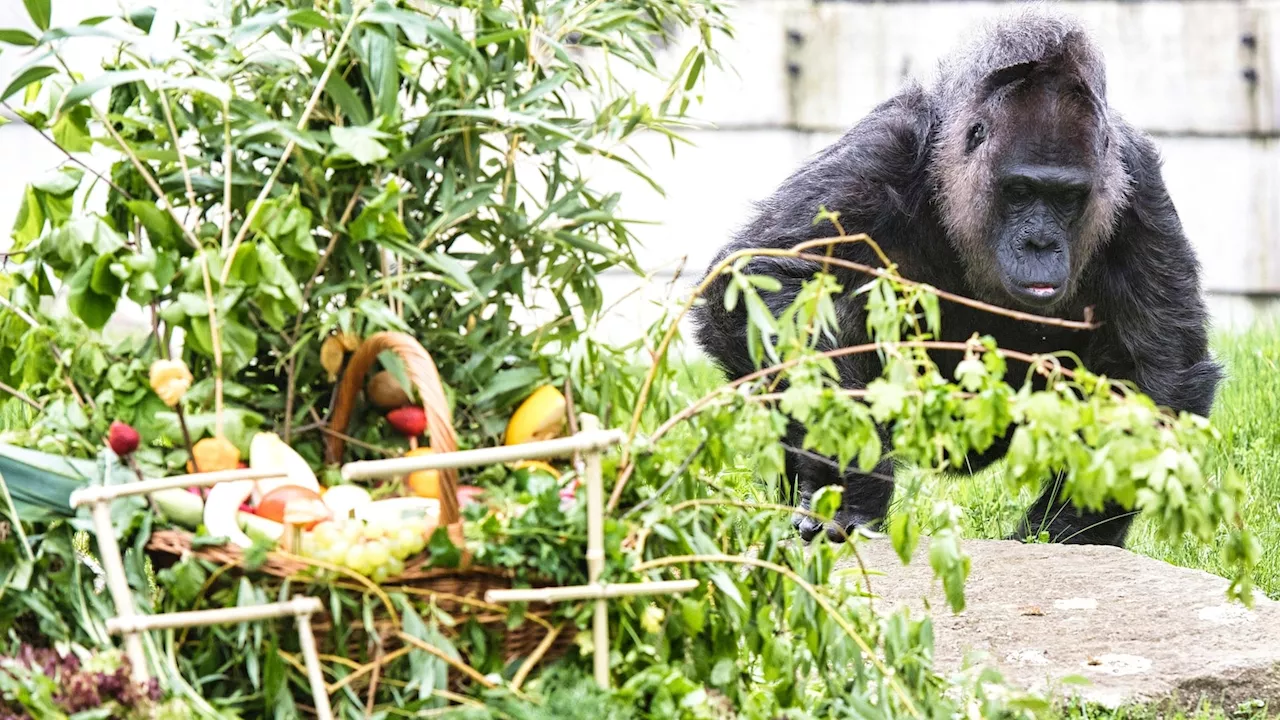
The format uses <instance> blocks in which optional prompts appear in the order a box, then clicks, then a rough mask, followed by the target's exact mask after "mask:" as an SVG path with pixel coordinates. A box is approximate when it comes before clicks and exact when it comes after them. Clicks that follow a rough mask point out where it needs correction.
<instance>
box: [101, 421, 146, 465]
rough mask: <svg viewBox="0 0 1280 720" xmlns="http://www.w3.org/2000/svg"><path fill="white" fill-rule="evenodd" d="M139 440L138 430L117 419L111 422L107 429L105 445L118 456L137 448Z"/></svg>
mask: <svg viewBox="0 0 1280 720" xmlns="http://www.w3.org/2000/svg"><path fill="white" fill-rule="evenodd" d="M140 441H141V438H140V437H139V436H138V431H137V430H134V429H133V428H132V427H129V426H128V425H125V424H124V423H122V422H120V421H119V420H116V421H114V422H112V423H111V427H110V428H109V429H108V430H107V445H108V446H109V447H110V448H111V450H112V452H114V453H115V454H116V455H119V456H120V457H126V456H128V455H131V454H133V451H134V450H137V449H138V443H139V442H140Z"/></svg>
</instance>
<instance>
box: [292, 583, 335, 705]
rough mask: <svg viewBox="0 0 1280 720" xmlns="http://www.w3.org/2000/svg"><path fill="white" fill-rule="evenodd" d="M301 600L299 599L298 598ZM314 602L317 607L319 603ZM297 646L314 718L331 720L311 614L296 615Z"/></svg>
mask: <svg viewBox="0 0 1280 720" xmlns="http://www.w3.org/2000/svg"><path fill="white" fill-rule="evenodd" d="M299 599H301V598H299ZM306 599H307V600H314V601H315V604H316V605H317V606H319V605H320V601H319V600H317V599H316V598H306ZM298 645H300V646H301V647H302V658H303V661H304V662H305V663H306V666H307V681H308V682H310V683H311V695H312V696H313V697H314V699H315V705H316V718H317V719H318V720H333V708H331V707H330V706H329V691H328V690H327V689H326V688H325V686H324V675H323V674H322V673H321V672H320V653H319V652H317V651H316V636H315V634H314V633H313V632H312V630H311V613H309V612H307V613H299V614H298Z"/></svg>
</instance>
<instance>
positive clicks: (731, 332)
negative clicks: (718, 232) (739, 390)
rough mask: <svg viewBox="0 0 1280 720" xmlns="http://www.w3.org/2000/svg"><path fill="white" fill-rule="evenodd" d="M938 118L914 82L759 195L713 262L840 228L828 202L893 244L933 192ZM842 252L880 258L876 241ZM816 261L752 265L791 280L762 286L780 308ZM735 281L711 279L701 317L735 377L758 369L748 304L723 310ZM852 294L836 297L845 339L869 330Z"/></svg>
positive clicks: (846, 224) (715, 352)
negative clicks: (930, 175)
mask: <svg viewBox="0 0 1280 720" xmlns="http://www.w3.org/2000/svg"><path fill="white" fill-rule="evenodd" d="M930 117H931V114H930V111H929V107H928V100H927V98H926V97H925V94H924V92H923V91H922V90H921V89H920V88H919V87H915V86H913V87H910V88H907V89H906V90H904V91H902V92H901V93H900V94H898V95H897V96H896V97H894V98H893V99H891V100H889V101H887V102H885V103H883V104H882V105H880V106H879V107H877V108H876V109H875V110H874V111H873V112H872V113H871V114H870V115H868V116H867V117H866V118H865V119H863V120H862V121H861V122H860V123H858V124H857V125H856V126H854V127H853V128H852V129H851V130H849V132H847V133H846V134H845V135H844V136H843V137H841V138H840V140H838V141H837V142H836V143H834V144H833V145H831V146H830V147H828V148H827V149H825V150H824V151H822V152H821V153H819V154H818V155H817V156H815V157H814V158H813V159H811V160H810V161H809V163H808V164H806V165H805V166H804V167H802V168H801V169H799V170H798V171H796V172H795V173H794V174H792V175H791V176H790V177H788V178H787V179H786V180H784V181H783V183H782V184H781V185H780V186H779V187H778V188H777V189H776V190H775V191H774V192H773V194H772V195H770V196H769V197H768V198H767V199H766V200H764V201H763V202H761V203H759V204H758V206H757V212H756V214H755V216H754V217H753V218H752V219H751V220H750V221H749V222H748V223H747V225H746V226H745V227H743V229H742V230H740V231H739V232H738V233H737V234H736V236H735V237H734V239H733V240H732V241H731V242H730V243H729V244H728V245H727V246H725V247H724V248H723V249H722V250H721V252H720V253H719V254H718V255H717V256H716V258H715V260H714V261H713V262H712V266H713V267H714V266H715V265H716V264H718V263H719V262H721V261H722V260H723V259H724V258H725V257H727V256H728V255H729V254H731V253H733V252H736V251H739V250H745V249H753V248H789V247H792V246H794V245H796V244H797V243H800V242H804V241H806V240H813V239H817V238H824V237H830V236H833V235H835V234H836V232H835V230H834V228H833V227H832V225H831V224H830V223H829V222H825V221H824V222H819V223H815V222H814V219H815V217H816V216H817V215H818V213H819V209H820V207H826V208H827V209H828V210H830V211H834V212H837V213H839V221H840V224H841V226H842V227H843V228H844V230H845V231H846V232H847V233H849V234H857V233H863V232H865V233H867V234H869V235H871V236H872V237H873V238H875V239H876V240H877V241H878V242H880V243H881V245H882V246H891V245H892V244H893V241H894V240H895V239H896V238H897V237H900V236H901V235H902V231H901V230H900V229H899V228H900V227H901V226H902V225H903V224H904V223H906V222H907V221H909V220H910V218H911V217H912V216H913V215H914V214H915V209H916V207H918V205H919V204H920V203H922V202H924V199H925V196H926V192H927V187H926V183H927V179H926V176H925V166H926V153H927V149H928V148H927V137H928V133H929V125H930ZM886 249H888V248H887V247H886ZM815 252H816V253H821V252H823V251H822V250H821V249H818V250H815ZM834 253H835V254H836V255H837V256H838V257H842V258H845V259H848V260H853V261H856V262H862V263H866V264H874V262H875V261H874V255H873V254H872V253H871V251H870V249H869V248H867V247H866V246H865V245H861V244H856V245H849V244H846V245H840V246H836V248H835V250H834ZM890 254H891V255H892V253H890ZM817 270H818V266H817V265H816V264H814V263H810V262H807V261H802V260H797V259H794V258H777V257H757V258H754V259H752V260H751V261H750V262H749V263H748V264H747V266H746V268H745V269H744V272H745V273H747V274H750V275H769V276H772V277H773V278H775V279H777V280H779V281H780V282H781V283H782V289H781V290H780V291H778V292H776V293H761V297H762V299H764V301H765V302H766V304H768V306H769V308H770V309H771V310H772V311H773V313H774V315H775V316H777V315H778V314H779V313H780V312H781V311H782V310H783V309H784V308H786V307H787V306H789V305H790V304H791V302H792V301H794V300H795V297H796V295H797V294H798V293H799V291H800V288H801V286H802V285H803V284H804V283H805V282H806V281H807V280H809V279H811V278H812V277H813V275H814V273H815V272H816V271H817ZM833 274H834V275H836V276H837V277H838V278H839V280H840V282H841V284H842V285H843V286H844V287H845V289H846V290H849V291H852V289H853V288H854V287H857V285H859V284H861V283H862V282H864V281H865V278H854V277H852V276H851V275H850V274H848V273H847V272H841V271H833ZM727 284H728V279H727V277H725V276H721V277H720V278H718V279H717V280H715V281H714V282H713V283H712V284H711V285H710V286H709V287H708V288H707V291H706V294H705V300H706V302H705V304H703V305H702V306H700V307H698V308H696V309H695V310H694V322H695V327H696V333H697V339H698V342H699V344H700V345H701V346H702V347H703V348H704V349H705V350H706V351H707V352H708V353H709V354H710V355H711V356H712V357H714V358H715V359H716V360H717V361H718V362H719V363H720V365H721V366H722V367H723V368H724V370H725V371H726V372H727V373H728V374H729V375H730V376H732V377H741V376H743V375H746V374H748V373H750V372H752V371H754V370H755V369H756V368H755V367H754V366H753V365H752V363H751V360H750V356H749V355H748V351H747V331H748V325H747V318H746V314H745V310H744V309H743V307H742V304H741V303H740V304H739V305H738V307H737V308H735V311H734V312H733V313H728V312H726V311H725V309H724V294H725V289H726V287H727ZM845 297H847V298H848V300H846V301H845V302H840V303H838V305H837V307H838V311H839V315H840V323H841V328H840V329H841V334H842V335H844V336H845V337H844V338H842V341H848V340H850V339H852V338H857V337H860V336H862V335H863V333H864V329H863V326H862V315H863V313H862V309H861V308H860V307H857V301H856V300H855V299H854V298H853V297H852V293H851V292H850V293H849V294H848V295H846V296H845ZM827 349H829V348H827ZM854 371H855V368H854V366H853V364H852V363H849V362H843V363H842V365H841V374H842V376H843V377H844V381H845V382H846V383H856V382H859V381H863V380H864V378H860V377H856V376H850V375H849V374H848V373H849V372H854Z"/></svg>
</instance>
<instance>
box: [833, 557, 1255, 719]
mask: <svg viewBox="0 0 1280 720" xmlns="http://www.w3.org/2000/svg"><path fill="white" fill-rule="evenodd" d="M859 547H860V553H861V555H862V559H863V561H864V562H865V563H866V565H867V567H868V568H871V569H874V570H877V571H880V572H883V573H884V575H878V574H877V575H872V577H871V582H870V585H871V590H872V592H873V593H874V594H875V596H876V602H877V603H881V602H885V601H887V602H888V603H890V604H891V605H893V606H895V607H900V606H903V605H906V606H909V607H911V608H912V610H913V611H919V610H921V609H923V607H924V603H923V602H922V599H926V598H927V601H928V603H929V606H930V607H931V608H932V609H933V617H934V636H935V639H936V645H937V647H936V653H935V658H936V662H937V667H938V668H939V670H941V671H944V672H946V671H950V670H955V669H958V668H959V667H960V666H961V662H962V660H963V659H964V657H965V656H966V654H968V653H971V652H973V651H979V652H983V653H985V654H986V656H987V657H986V658H985V661H986V662H989V663H991V664H994V665H996V666H998V667H999V668H1000V670H1001V671H1002V672H1003V673H1004V675H1005V677H1006V678H1007V679H1008V680H1009V681H1010V682H1012V683H1015V684H1017V685H1020V686H1022V687H1024V688H1028V689H1033V690H1036V691H1039V692H1051V693H1054V694H1055V697H1062V696H1063V695H1078V696H1081V697H1082V698H1083V699H1085V700H1087V701H1090V702H1094V703H1097V704H1099V705H1103V706H1106V707H1111V708H1114V707H1118V706H1120V705H1124V704H1128V703H1135V702H1141V703H1163V702H1172V703H1174V704H1176V705H1178V706H1181V707H1191V706H1194V705H1195V704H1196V703H1197V702H1198V701H1199V700H1201V699H1202V698H1204V699H1208V700H1210V701H1212V702H1215V703H1219V704H1220V705H1221V706H1222V707H1224V708H1225V709H1227V710H1231V709H1234V708H1235V707H1236V706H1237V705H1239V704H1240V703H1244V702H1250V701H1259V700H1260V701H1264V702H1266V703H1268V705H1269V706H1270V707H1271V708H1277V707H1280V602H1275V601H1273V600H1269V599H1267V598H1266V597H1264V596H1262V595H1261V593H1255V604H1254V607H1253V608H1252V609H1246V608H1245V607H1244V606H1243V605H1240V604H1239V603H1229V602H1228V601H1227V599H1226V595H1225V592H1226V588H1227V586H1228V582H1227V581H1226V580H1224V579H1223V578H1220V577H1218V576H1215V575H1210V574H1209V573H1206V572H1202V571H1200V570H1189V569H1187V568H1180V567H1175V566H1173V565H1169V564H1167V563H1164V562H1161V561H1158V560H1153V559H1151V558H1147V557H1143V556H1141V555H1137V554H1135V553H1132V552H1129V551H1127V550H1122V549H1120V548H1115V547H1104V546H1084V545H1043V544H1033V545H1026V544H1023V543H1019V542H1013V541H1003V540H968V541H966V542H965V543H964V549H965V550H966V551H967V552H968V553H969V555H970V556H971V557H972V559H973V564H972V569H971V572H970V575H969V582H968V585H967V586H966V590H965V598H966V604H967V607H966V608H965V610H964V611H963V612H962V613H960V614H954V613H952V612H951V610H950V608H949V607H948V606H947V604H946V599H945V596H944V595H943V592H942V587H941V583H940V582H938V581H936V580H934V577H933V571H932V569H930V567H929V559H928V548H927V539H925V540H924V541H922V543H921V548H920V550H919V552H918V553H917V555H916V557H915V559H913V560H912V563H911V565H909V566H907V567H903V566H902V564H901V562H900V561H899V560H898V558H897V555H895V554H894V552H893V548H892V547H891V545H890V544H889V541H888V540H886V539H874V540H867V541H864V542H862V543H861V544H860V546H859ZM846 564H847V565H853V566H856V562H849V563H846ZM881 607H883V606H881ZM1070 676H1076V677H1084V678H1087V679H1088V680H1089V681H1090V683H1089V684H1087V685H1072V684H1065V685H1064V684H1062V683H1061V680H1062V679H1063V678H1067V677H1070Z"/></svg>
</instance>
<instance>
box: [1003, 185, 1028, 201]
mask: <svg viewBox="0 0 1280 720" xmlns="http://www.w3.org/2000/svg"><path fill="white" fill-rule="evenodd" d="M1004 199H1005V200H1006V201H1007V202H1008V203H1009V204H1011V205H1025V204H1027V203H1028V202H1030V201H1031V188H1029V187H1027V186H1026V185H1023V184H1022V183H1013V184H1012V185H1008V186H1006V187H1005V189H1004Z"/></svg>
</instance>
